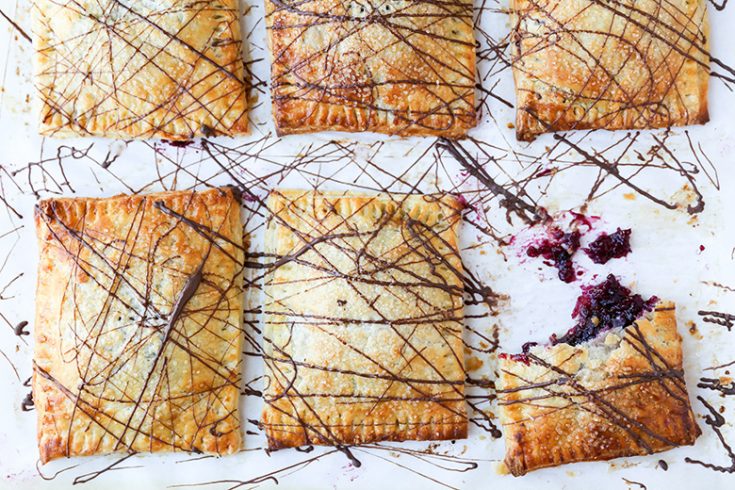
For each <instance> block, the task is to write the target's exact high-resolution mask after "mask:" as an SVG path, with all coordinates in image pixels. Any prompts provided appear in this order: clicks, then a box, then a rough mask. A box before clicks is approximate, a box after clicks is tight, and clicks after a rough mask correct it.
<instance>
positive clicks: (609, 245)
mask: <svg viewBox="0 0 735 490" xmlns="http://www.w3.org/2000/svg"><path fill="white" fill-rule="evenodd" d="M630 233H631V230H630V228H628V229H627V230H621V229H620V228H618V229H617V231H615V232H614V233H611V234H609V235H608V234H607V233H605V232H602V234H601V235H600V236H598V237H597V238H596V239H595V241H594V242H592V243H590V244H589V247H587V248H585V249H583V250H584V253H586V254H587V256H588V257H589V258H590V259H592V262H594V263H595V264H606V263H607V262H608V261H609V260H611V259H619V258H621V257H625V256H626V255H628V254H629V253H630V252H631V249H630Z"/></svg>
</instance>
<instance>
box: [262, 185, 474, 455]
mask: <svg viewBox="0 0 735 490" xmlns="http://www.w3.org/2000/svg"><path fill="white" fill-rule="evenodd" d="M268 208H269V211H270V213H271V217H270V220H269V223H268V227H267V230H266V250H267V252H268V254H267V255H268V256H269V257H270V258H271V260H272V263H271V268H270V271H269V273H268V275H267V279H266V287H265V302H264V305H263V310H264V314H265V319H264V322H265V326H264V332H263V337H264V350H265V352H264V357H265V361H266V379H267V386H266V389H265V392H264V398H265V401H266V406H265V409H264V411H263V414H262V419H261V420H262V424H263V426H264V428H265V431H266V434H267V437H268V444H269V446H270V448H272V449H277V448H283V447H293V446H302V445H307V444H322V445H338V446H339V445H347V444H361V443H367V442H371V441H380V440H393V441H402V440H409V439H457V438H463V437H465V436H466V433H467V416H466V408H465V401H464V379H465V374H464V353H463V343H462V330H463V318H464V315H463V300H462V293H463V283H462V263H461V261H460V257H459V254H458V249H457V227H458V225H459V221H460V215H459V211H460V208H461V206H460V205H459V203H458V202H457V200H456V199H454V198H453V197H450V196H420V195H396V194H394V195H389V194H362V193H353V192H319V191H316V192H314V191H298V190H276V191H273V192H272V193H271V195H270V197H269V199H268Z"/></svg>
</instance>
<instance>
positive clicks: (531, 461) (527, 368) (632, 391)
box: [498, 303, 701, 476]
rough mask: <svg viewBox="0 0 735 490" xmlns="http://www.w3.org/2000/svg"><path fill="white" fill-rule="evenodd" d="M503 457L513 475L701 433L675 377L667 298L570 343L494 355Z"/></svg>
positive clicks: (685, 440)
mask: <svg viewBox="0 0 735 490" xmlns="http://www.w3.org/2000/svg"><path fill="white" fill-rule="evenodd" d="M499 368H500V378H499V380H498V389H499V405H500V421H501V423H502V424H503V430H504V433H505V443H506V456H505V464H506V465H507V466H508V468H509V469H510V471H511V473H512V474H513V475H516V476H519V475H523V474H525V473H527V472H529V471H532V470H536V469H539V468H544V467H547V466H557V465H560V464H564V463H572V462H576V461H598V460H608V459H612V458H617V457H621V456H636V455H643V454H651V453H654V452H659V451H665V450H667V449H671V448H672V447H675V446H682V445H690V444H693V443H694V441H695V439H696V438H697V437H698V436H699V435H700V433H701V432H700V430H699V427H698V426H697V424H696V422H695V420H694V414H693V413H692V410H691V407H690V404H689V398H688V394H687V390H686V385H685V383H684V372H683V368H682V350H681V337H680V336H679V334H678V333H677V331H676V317H675V310H674V304H673V303H660V304H659V305H658V306H657V307H656V309H655V310H654V312H653V313H652V314H650V315H648V317H646V318H642V319H640V320H638V321H636V322H635V324H633V325H631V326H629V327H626V328H624V329H617V330H616V331H611V332H609V333H607V334H604V333H603V334H602V335H601V337H599V338H598V339H596V340H595V341H592V342H588V343H584V344H579V345H576V346H571V345H568V344H557V345H554V346H550V347H539V346H537V347H532V348H531V349H530V352H529V355H528V361H527V362H524V361H523V360H513V359H512V358H511V357H504V356H501V359H500V363H499Z"/></svg>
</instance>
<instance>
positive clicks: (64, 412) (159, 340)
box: [33, 188, 243, 462]
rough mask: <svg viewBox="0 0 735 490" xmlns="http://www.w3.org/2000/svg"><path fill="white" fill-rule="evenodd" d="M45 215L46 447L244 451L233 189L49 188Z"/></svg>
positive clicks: (67, 450) (40, 369)
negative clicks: (96, 194)
mask: <svg viewBox="0 0 735 490" xmlns="http://www.w3.org/2000/svg"><path fill="white" fill-rule="evenodd" d="M35 220H36V231H37V235H38V243H39V249H40V262H39V267H38V286H37V297H36V321H35V326H34V338H35V346H34V374H33V398H34V402H35V406H36V411H37V412H38V445H39V450H40V454H41V461H42V462H46V461H49V460H52V459H55V458H59V457H63V456H78V455H91V454H104V453H111V452H118V451H125V452H142V451H192V452H204V453H209V454H229V453H233V452H236V451H238V450H239V448H240V440H241V435H240V421H239V416H238V403H239V394H240V390H239V382H240V346H241V333H242V326H241V318H242V269H243V248H242V228H241V224H240V206H239V201H238V200H237V199H236V198H235V195H234V194H233V191H232V190H231V189H229V188H222V189H212V190H207V191H203V192H191V191H182V192H164V193H157V194H148V195H136V196H118V197H112V198H105V199H92V198H74V199H49V200H44V201H41V202H39V204H38V206H37V208H36V215H35Z"/></svg>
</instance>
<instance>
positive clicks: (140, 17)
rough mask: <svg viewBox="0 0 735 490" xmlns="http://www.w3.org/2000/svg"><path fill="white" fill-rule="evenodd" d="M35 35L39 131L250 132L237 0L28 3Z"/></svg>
mask: <svg viewBox="0 0 735 490" xmlns="http://www.w3.org/2000/svg"><path fill="white" fill-rule="evenodd" d="M33 39H34V48H35V51H36V59H35V79H34V84H35V87H36V91H37V93H38V98H39V99H40V105H41V114H40V131H41V133H42V134H44V135H47V136H56V137H70V136H105V137H110V138H123V139H129V138H166V139H171V140H187V139H191V138H194V137H197V136H215V135H239V134H247V132H248V119H247V87H246V83H245V79H244V76H245V75H244V71H245V70H244V65H243V62H242V56H241V53H240V49H241V39H240V16H239V10H238V4H237V1H236V0H221V1H217V2H214V1H210V0H206V1H201V2H189V1H182V0H152V1H147V2H118V1H116V0H97V1H91V0H76V1H71V0H61V1H51V0H35V2H33Z"/></svg>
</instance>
